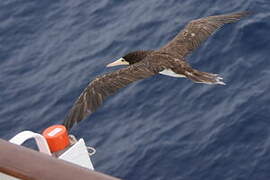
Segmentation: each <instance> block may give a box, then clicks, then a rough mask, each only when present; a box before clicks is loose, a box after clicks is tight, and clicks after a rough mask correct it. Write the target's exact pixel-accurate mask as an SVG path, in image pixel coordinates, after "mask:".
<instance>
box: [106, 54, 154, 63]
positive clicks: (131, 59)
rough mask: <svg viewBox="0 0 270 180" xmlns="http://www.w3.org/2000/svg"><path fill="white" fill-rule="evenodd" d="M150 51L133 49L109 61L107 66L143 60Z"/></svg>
mask: <svg viewBox="0 0 270 180" xmlns="http://www.w3.org/2000/svg"><path fill="white" fill-rule="evenodd" d="M149 53H151V51H134V52H130V53H128V54H126V55H125V56H123V57H122V58H120V59H118V60H116V61H114V62H112V63H110V64H108V65H107V67H112V66H119V65H132V64H135V63H137V62H140V61H141V60H143V59H144V58H145V57H146V56H147V55H148V54H149Z"/></svg>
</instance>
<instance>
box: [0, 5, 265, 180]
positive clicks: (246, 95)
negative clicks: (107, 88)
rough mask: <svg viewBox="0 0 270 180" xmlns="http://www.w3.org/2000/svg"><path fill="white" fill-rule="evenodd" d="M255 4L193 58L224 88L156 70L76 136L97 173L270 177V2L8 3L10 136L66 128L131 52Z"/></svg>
mask: <svg viewBox="0 0 270 180" xmlns="http://www.w3.org/2000/svg"><path fill="white" fill-rule="evenodd" d="M243 10H250V11H252V12H253V13H254V14H253V15H252V16H250V17H247V18H245V19H243V20H241V21H240V22H238V23H235V24H229V25H226V26H224V27H223V28H222V29H220V30H219V31H218V32H217V33H215V34H214V36H212V37H210V38H209V39H208V40H207V41H206V42H205V43H203V44H202V45H201V46H200V48H199V49H197V50H196V51H194V53H193V54H192V55H190V56H189V57H188V58H187V59H188V61H189V62H190V64H191V65H192V66H193V67H194V68H197V69H200V70H201V71H206V72H212V73H219V74H220V75H221V76H223V78H224V81H225V82H226V84H227V85H226V86H220V85H204V84H195V83H192V82H191V81H190V80H188V79H183V78H179V79H177V78H171V77H166V76H162V75H157V76H154V77H151V78H149V79H145V80H142V81H138V82H135V83H133V84H131V85H130V86H128V87H127V88H124V89H122V90H121V91H120V92H119V93H117V94H115V95H114V96H111V97H109V98H108V99H107V100H106V102H105V103H104V105H103V106H102V107H101V108H100V109H99V110H98V111H97V112H96V113H94V114H92V116H90V117H88V118H87V119H86V120H85V121H83V122H81V123H79V124H78V125H76V126H75V127H74V128H73V129H72V131H71V133H72V134H74V135H76V136H77V137H82V138H84V139H85V141H86V142H87V144H88V145H91V146H93V147H95V148H96V149H97V154H96V155H95V156H94V157H93V163H94V166H95V168H96V170H97V171H100V172H103V173H106V174H110V175H112V176H116V177H119V178H122V179H127V180H138V179H140V180H186V179H189V180H203V179H205V180H217V179H218V180H221V179H226V180H247V179H248V180H267V179H270V95H269V92H270V59H269V56H270V51H269V50H270V43H269V42H270V34H269V30H270V1H269V0H238V1H235V0H227V1H224V0H205V1H201V0H179V1H177V0H170V1H168V0H147V1H145V0H136V1H118V0H91V1H87V0H76V1H74V0H65V1H64V0H47V1H34V0H24V1H21V0H3V1H1V2H0V102H1V104H0V138H3V139H6V140H8V139H9V138H11V137H13V136H14V135H15V134H16V133H18V132H20V131H23V130H32V131H35V132H41V131H42V130H44V129H45V128H46V127H48V126H50V125H53V124H59V123H62V122H63V119H64V118H65V116H66V115H67V112H68V110H69V109H70V108H71V106H72V104H73V103H74V101H75V100H76V98H77V97H78V96H79V95H80V93H81V92H82V90H83V89H84V88H85V87H86V86H87V84H88V83H89V82H90V81H91V80H93V79H94V78H95V77H96V76H97V75H100V74H104V73H108V72H111V71H114V70H116V69H119V67H118V68H110V69H109V68H106V67H105V65H106V64H108V63H110V62H112V61H113V60H115V59H117V58H120V57H122V56H123V55H124V54H125V53H127V52H130V51H133V50H139V49H144V50H145V49H157V48H160V47H162V46H163V45H164V44H166V43H167V42H168V41H169V40H171V39H172V38H173V37H174V36H175V35H176V34H177V33H178V32H179V31H180V30H181V29H182V28H183V27H184V26H185V24H186V23H187V22H188V21H190V20H192V19H196V18H200V17H205V16H209V15H215V14H223V13H231V12H237V11H243Z"/></svg>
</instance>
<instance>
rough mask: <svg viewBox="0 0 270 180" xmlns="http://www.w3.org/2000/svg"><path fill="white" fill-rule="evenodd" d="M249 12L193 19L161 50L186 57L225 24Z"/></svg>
mask: <svg viewBox="0 0 270 180" xmlns="http://www.w3.org/2000/svg"><path fill="white" fill-rule="evenodd" d="M249 14H250V13H249V12H247V11H244V12H239V13H233V14H225V15H218V16H209V17H206V18H201V19H197V20H193V21H191V22H189V23H188V24H187V25H186V26H185V28H184V29H183V30H182V31H181V32H180V33H179V34H178V35H177V36H176V37H175V38H174V39H173V40H172V41H170V42H169V43H168V44H166V45H165V46H164V47H162V48H161V49H160V50H161V51H163V52H167V53H170V54H173V55H175V56H177V57H184V56H186V55H188V54H189V53H191V52H192V51H193V50H194V49H196V48H197V47H199V45H200V44H201V43H202V42H203V41H205V40H206V39H207V38H208V37H209V36H210V35H211V34H213V33H214V32H215V31H216V30H217V29H219V28H220V27H222V26H223V25H224V24H227V23H233V22H236V21H238V20H240V19H241V18H242V17H244V16H247V15H249Z"/></svg>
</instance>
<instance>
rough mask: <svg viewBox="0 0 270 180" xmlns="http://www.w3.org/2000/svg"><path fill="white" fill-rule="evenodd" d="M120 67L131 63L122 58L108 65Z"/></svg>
mask: <svg viewBox="0 0 270 180" xmlns="http://www.w3.org/2000/svg"><path fill="white" fill-rule="evenodd" d="M119 65H129V63H128V62H127V61H126V60H125V59H124V58H120V59H118V60H116V61H114V62H112V63H110V64H108V65H107V67H113V66H119Z"/></svg>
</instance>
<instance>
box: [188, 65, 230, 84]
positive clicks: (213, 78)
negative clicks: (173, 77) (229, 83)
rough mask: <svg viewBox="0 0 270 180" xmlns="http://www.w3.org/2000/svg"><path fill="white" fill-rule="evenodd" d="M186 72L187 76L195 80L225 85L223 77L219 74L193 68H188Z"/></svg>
mask: <svg viewBox="0 0 270 180" xmlns="http://www.w3.org/2000/svg"><path fill="white" fill-rule="evenodd" d="M184 74H185V76H186V77H187V78H189V79H191V80H192V81H193V82H196V83H205V84H221V85H225V83H224V82H223V81H222V79H223V78H222V77H220V76H219V75H218V74H212V73H207V72H201V71H198V70H196V69H192V68H188V69H186V71H185V73H184Z"/></svg>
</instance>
